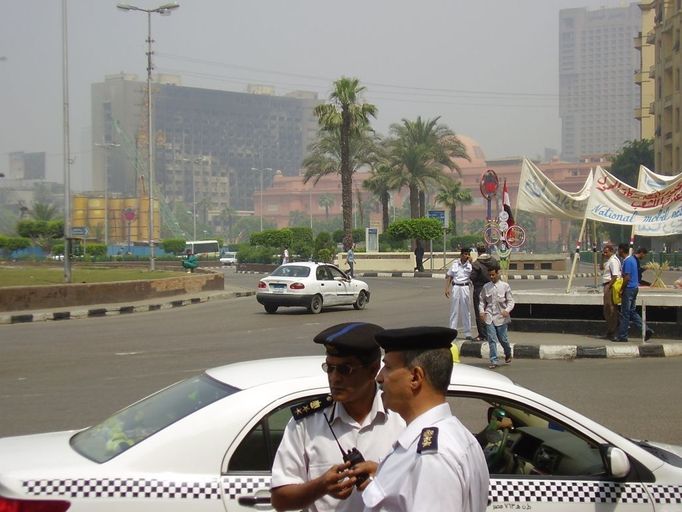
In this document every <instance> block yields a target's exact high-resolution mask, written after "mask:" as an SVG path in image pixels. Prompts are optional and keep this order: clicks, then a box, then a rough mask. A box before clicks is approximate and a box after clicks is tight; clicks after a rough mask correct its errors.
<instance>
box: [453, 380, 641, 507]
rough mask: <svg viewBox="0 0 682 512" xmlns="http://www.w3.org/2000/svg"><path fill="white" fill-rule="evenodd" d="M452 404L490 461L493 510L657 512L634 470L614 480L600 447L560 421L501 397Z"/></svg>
mask: <svg viewBox="0 0 682 512" xmlns="http://www.w3.org/2000/svg"><path fill="white" fill-rule="evenodd" d="M448 402H449V403H450V406H451V408H452V412H453V414H454V415H455V416H457V417H458V418H459V419H460V421H461V422H462V423H463V424H464V425H465V426H466V427H467V428H468V429H469V430H470V431H471V432H472V433H473V434H474V437H476V439H477V440H478V441H479V443H480V444H481V446H482V448H483V451H484V454H485V456H486V461H487V462H488V469H489V471H490V491H489V502H488V509H487V510H488V511H493V510H535V511H566V512H568V511H571V512H581V511H588V510H589V511H593V512H594V511H597V512H607V511H609V512H613V511H638V512H639V511H642V512H644V511H647V512H648V511H652V510H654V507H653V504H652V502H651V501H650V499H649V497H648V495H647V492H646V489H645V486H644V485H642V483H641V482H640V481H638V479H637V478H638V477H636V476H635V472H634V471H631V474H630V475H628V477H626V478H624V479H615V478H613V477H612V476H611V475H610V471H609V469H608V468H607V465H606V463H605V459H604V450H605V449H606V448H605V447H604V446H603V444H601V443H600V442H599V441H598V440H594V439H591V438H590V437H588V436H587V435H585V434H584V433H581V432H578V431H576V430H574V429H572V428H570V427H569V426H567V425H566V424H564V423H562V421H561V420H558V419H557V418H555V417H552V416H550V415H548V414H547V413H545V412H539V411H537V410H535V409H533V408H531V407H529V406H527V405H526V404H524V403H522V402H520V401H513V400H506V399H504V398H501V397H499V396H492V395H490V396H485V395H482V394H474V393H464V392H459V393H458V392H451V393H450V394H449V396H448ZM505 418H507V420H505ZM510 423H511V426H509V425H510ZM503 427H508V428H503Z"/></svg>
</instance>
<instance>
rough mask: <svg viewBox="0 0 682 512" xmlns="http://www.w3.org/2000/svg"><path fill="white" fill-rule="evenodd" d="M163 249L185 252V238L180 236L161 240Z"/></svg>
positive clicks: (177, 252) (174, 252)
mask: <svg viewBox="0 0 682 512" xmlns="http://www.w3.org/2000/svg"><path fill="white" fill-rule="evenodd" d="M161 247H162V248H163V250H164V251H166V252H170V253H172V254H175V255H177V254H183V253H184V252H185V240H184V239H182V238H168V239H166V240H162V241H161Z"/></svg>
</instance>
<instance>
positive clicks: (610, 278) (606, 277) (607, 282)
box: [601, 244, 627, 340]
mask: <svg viewBox="0 0 682 512" xmlns="http://www.w3.org/2000/svg"><path fill="white" fill-rule="evenodd" d="M623 245H625V246H626V247H627V245H626V244H623ZM602 255H603V257H604V269H603V272H602V277H601V280H602V282H601V285H602V287H603V288H604V320H606V335H605V338H606V339H608V340H611V339H613V338H615V337H616V336H617V334H618V317H619V315H620V312H619V311H618V306H617V305H616V304H615V303H614V302H613V285H614V283H615V282H616V280H617V279H618V278H619V277H620V266H621V262H620V259H619V258H618V255H617V254H616V251H615V249H614V247H613V245H611V244H607V245H605V246H604V249H603V250H602Z"/></svg>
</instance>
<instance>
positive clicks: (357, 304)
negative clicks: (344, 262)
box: [256, 262, 369, 313]
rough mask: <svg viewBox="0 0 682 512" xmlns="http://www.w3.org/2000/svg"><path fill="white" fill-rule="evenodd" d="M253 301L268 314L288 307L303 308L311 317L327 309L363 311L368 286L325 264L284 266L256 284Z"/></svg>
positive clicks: (335, 267) (306, 263) (367, 296)
mask: <svg viewBox="0 0 682 512" xmlns="http://www.w3.org/2000/svg"><path fill="white" fill-rule="evenodd" d="M256 300H257V301H258V302H259V303H260V304H262V305H263V307H265V311H267V312H268V313H275V312H276V311H277V309H278V308H280V307H289V306H302V307H305V308H308V311H310V312H311V313H319V312H320V311H322V308H326V307H329V306H344V305H346V306H350V305H352V306H353V307H354V308H355V309H364V308H365V306H366V305H367V303H368V302H369V285H368V284H367V283H365V282H364V281H360V280H359V279H353V278H352V277H350V276H349V275H348V274H346V273H345V272H343V271H342V270H341V269H339V268H338V267H337V266H335V265H331V264H328V263H315V262H298V263H285V264H284V265H280V266H279V267H277V268H276V269H275V270H274V271H273V272H272V274H270V275H269V276H268V277H264V278H263V279H261V280H260V281H259V282H258V289H257V291H256Z"/></svg>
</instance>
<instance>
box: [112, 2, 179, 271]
mask: <svg viewBox="0 0 682 512" xmlns="http://www.w3.org/2000/svg"><path fill="white" fill-rule="evenodd" d="M116 7H117V8H119V9H121V10H122V11H141V12H146V13H147V162H148V164H149V270H150V271H154V156H153V155H154V151H153V150H154V139H153V138H152V69H154V68H153V66H152V13H157V14H161V15H162V16H168V15H170V13H171V11H172V10H173V9H177V8H178V7H180V5H179V4H176V3H170V4H163V5H159V6H158V7H156V8H154V9H142V8H141V7H137V6H135V5H130V4H117V5H116Z"/></svg>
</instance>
